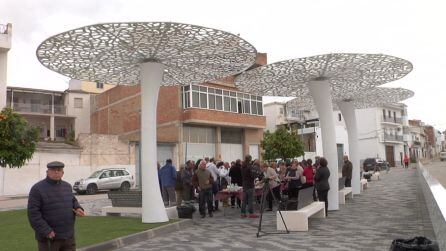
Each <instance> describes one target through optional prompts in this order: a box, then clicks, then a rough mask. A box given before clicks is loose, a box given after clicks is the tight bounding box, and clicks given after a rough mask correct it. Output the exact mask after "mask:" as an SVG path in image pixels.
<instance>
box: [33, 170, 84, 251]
mask: <svg viewBox="0 0 446 251" xmlns="http://www.w3.org/2000/svg"><path fill="white" fill-rule="evenodd" d="M64 166H65V165H64V163H62V162H58V161H54V162H51V163H48V165H47V168H48V169H47V171H46V174H47V176H46V178H45V179H44V180H41V181H39V182H38V183H36V184H35V185H34V186H33V187H32V188H31V191H30V193H29V198H28V219H29V223H30V224H31V227H32V228H33V229H34V232H35V236H36V239H37V246H38V250H40V251H43V250H52V251H54V250H67V251H68V250H70V251H71V250H73V251H74V250H76V242H75V239H74V222H75V218H76V216H84V215H85V213H84V210H83V208H82V207H81V206H80V205H79V203H78V201H77V199H76V197H74V195H73V190H72V187H71V185H70V184H69V183H67V182H65V181H63V180H62V176H63V174H64V171H63V168H64Z"/></svg>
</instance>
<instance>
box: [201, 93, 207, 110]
mask: <svg viewBox="0 0 446 251" xmlns="http://www.w3.org/2000/svg"><path fill="white" fill-rule="evenodd" d="M200 108H208V96H207V94H206V93H203V92H200Z"/></svg>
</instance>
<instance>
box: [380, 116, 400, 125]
mask: <svg viewBox="0 0 446 251" xmlns="http://www.w3.org/2000/svg"><path fill="white" fill-rule="evenodd" d="M382 119H383V121H382V122H388V123H395V124H402V123H403V120H402V119H401V118H395V117H393V118H389V117H383V118H382Z"/></svg>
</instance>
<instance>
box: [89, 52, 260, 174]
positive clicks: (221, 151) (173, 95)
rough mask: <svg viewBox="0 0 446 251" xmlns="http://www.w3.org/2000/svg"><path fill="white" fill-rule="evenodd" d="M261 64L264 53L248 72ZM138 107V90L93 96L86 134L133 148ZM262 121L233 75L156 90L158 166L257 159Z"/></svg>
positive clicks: (256, 103)
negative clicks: (111, 137)
mask: <svg viewBox="0 0 446 251" xmlns="http://www.w3.org/2000/svg"><path fill="white" fill-rule="evenodd" d="M262 64H266V54H259V55H258V57H257V61H256V65H254V67H255V66H258V65H262ZM140 107H141V96H140V87H139V86H116V87H114V88H112V89H110V90H108V91H105V92H104V93H101V94H99V95H97V96H95V97H94V100H93V101H92V113H91V132H92V133H98V134H114V135H119V138H120V139H121V140H124V141H128V142H130V143H131V144H133V143H134V144H135V145H138V142H139V138H140V123H141V121H140V119H141V116H140V109H141V108H140ZM265 121H266V120H265V116H263V101H262V97H260V96H256V95H251V94H249V93H242V92H239V91H238V90H237V89H236V88H235V85H234V77H233V76H230V77H227V78H224V79H220V80H216V81H212V82H206V83H202V84H199V85H183V86H162V87H161V88H160V91H159V95H158V105H157V121H156V123H157V142H158V153H157V160H158V161H159V162H160V163H161V164H164V161H165V160H166V159H168V158H171V159H172V160H173V162H174V163H175V164H176V165H177V166H178V165H179V164H180V163H184V162H185V161H186V160H198V159H200V158H204V157H215V158H216V159H219V160H224V161H233V160H236V159H242V158H243V156H244V155H246V154H251V155H252V156H253V158H254V159H255V158H261V155H260V141H261V139H262V138H263V129H264V128H265V125H266V122H265ZM154 122H155V121H147V122H146V123H154ZM137 152H138V151H137Z"/></svg>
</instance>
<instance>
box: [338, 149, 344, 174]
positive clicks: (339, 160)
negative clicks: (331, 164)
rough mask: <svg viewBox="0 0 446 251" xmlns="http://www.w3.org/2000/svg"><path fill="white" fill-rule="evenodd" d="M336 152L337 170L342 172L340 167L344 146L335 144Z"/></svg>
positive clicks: (342, 160) (342, 161)
mask: <svg viewBox="0 0 446 251" xmlns="http://www.w3.org/2000/svg"><path fill="white" fill-rule="evenodd" d="M336 148H337V150H338V170H339V171H341V170H342V165H343V164H344V144H336Z"/></svg>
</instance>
